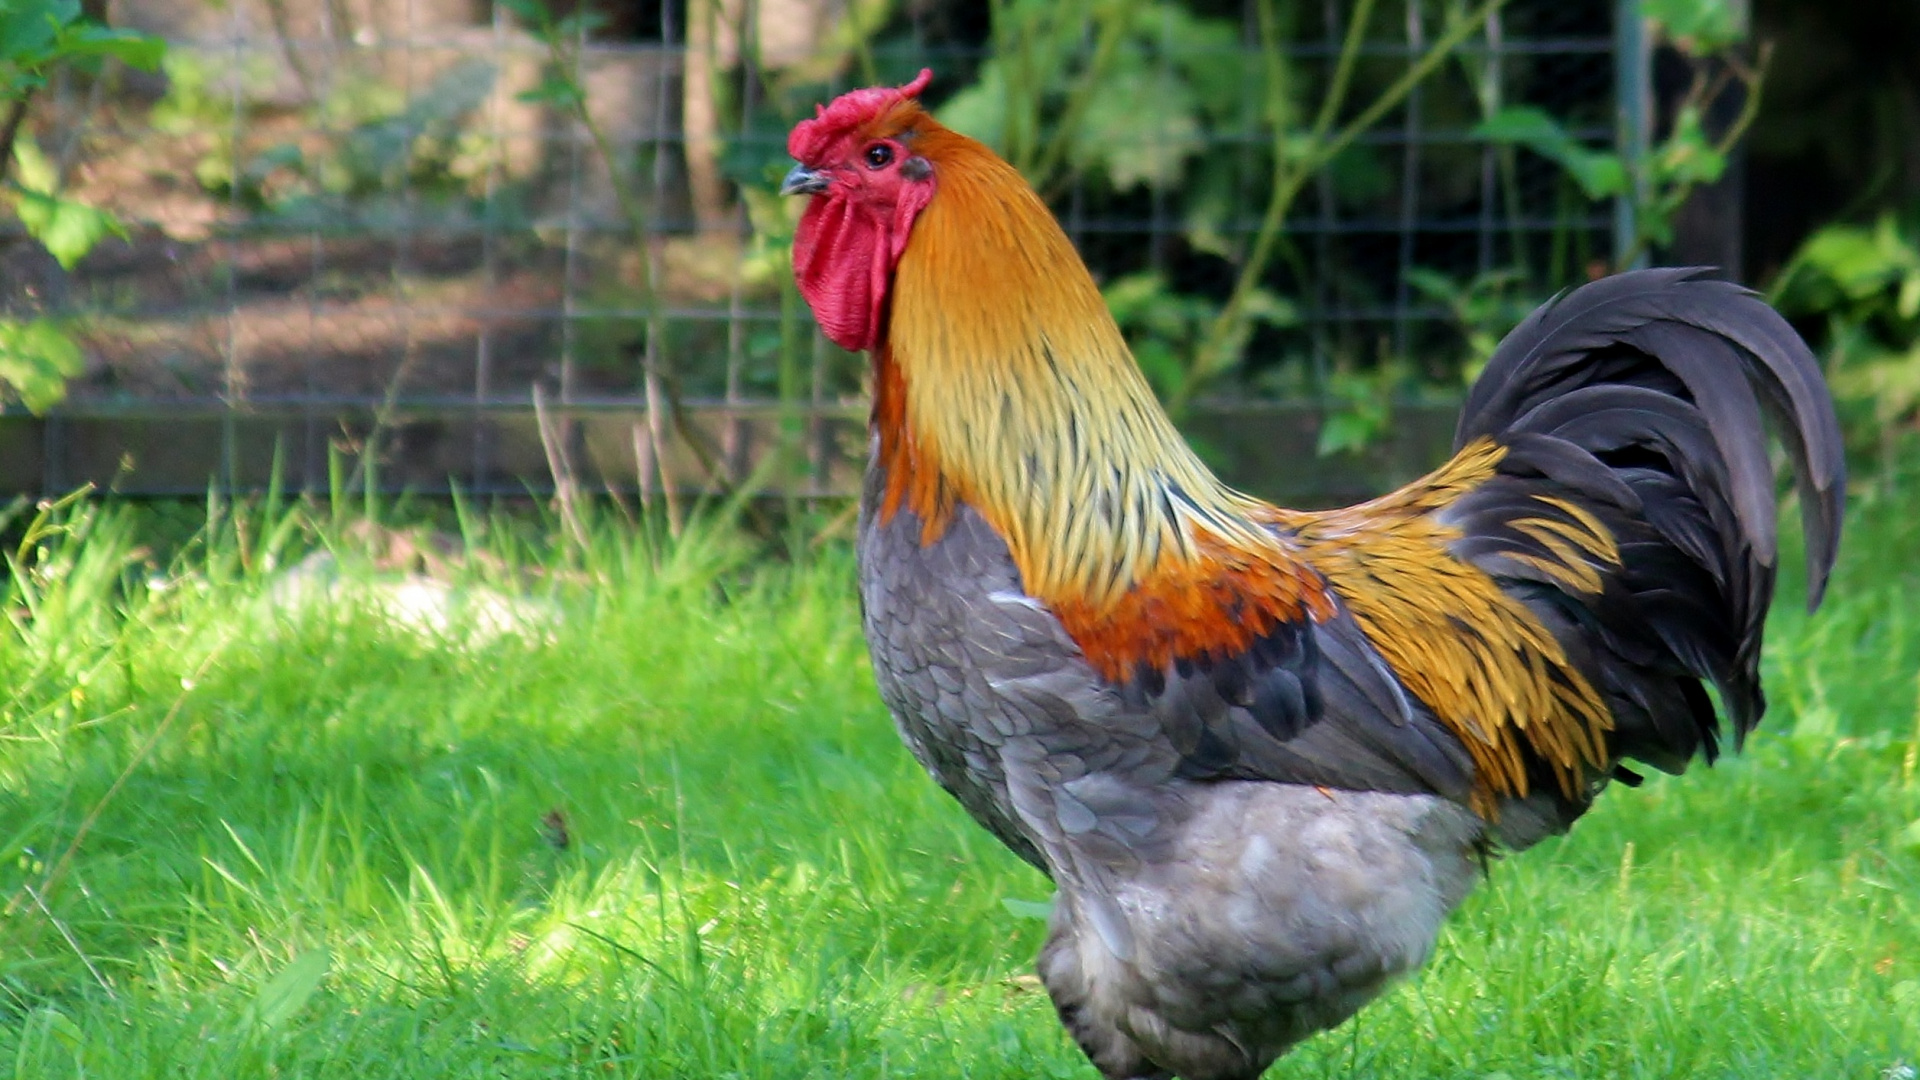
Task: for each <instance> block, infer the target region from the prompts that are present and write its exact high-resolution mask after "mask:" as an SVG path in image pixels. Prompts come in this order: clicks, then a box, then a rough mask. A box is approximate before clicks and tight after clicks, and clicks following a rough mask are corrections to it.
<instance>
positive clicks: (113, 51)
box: [59, 25, 167, 71]
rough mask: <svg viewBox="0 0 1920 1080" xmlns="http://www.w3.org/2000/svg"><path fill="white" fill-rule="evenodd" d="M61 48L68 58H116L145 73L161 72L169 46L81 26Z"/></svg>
mask: <svg viewBox="0 0 1920 1080" xmlns="http://www.w3.org/2000/svg"><path fill="white" fill-rule="evenodd" d="M59 46H60V52H61V54H62V55H63V56H65V57H85V56H99V57H112V58H113V59H115V60H118V61H120V62H121V63H123V64H125V65H127V66H128V67H135V68H139V69H140V70H141V71H158V70H159V68H160V63H161V61H162V60H164V59H165V58H166V55H167V43H166V42H165V41H164V40H162V39H160V38H157V37H151V36H149V35H147V34H141V33H136V32H134V31H132V30H114V29H111V28H109V27H105V26H93V25H85V26H80V27H77V28H75V29H73V31H72V32H71V33H68V34H65V35H63V36H62V37H61V38H60V41H59Z"/></svg>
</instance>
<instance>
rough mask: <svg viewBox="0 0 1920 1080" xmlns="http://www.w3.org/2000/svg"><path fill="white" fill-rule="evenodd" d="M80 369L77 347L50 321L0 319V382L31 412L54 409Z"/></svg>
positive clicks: (80, 363)
mask: <svg viewBox="0 0 1920 1080" xmlns="http://www.w3.org/2000/svg"><path fill="white" fill-rule="evenodd" d="M83 366H84V365H83V360H82V357H81V355H80V346H79V345H78V344H77V343H76V342H75V341H74V340H73V337H72V335H70V334H68V333H67V331H66V329H65V328H64V327H62V326H61V325H60V324H59V323H57V322H55V321H54V320H52V319H30V320H27V321H24V322H23V321H18V320H14V319H0V382H4V383H6V384H7V385H8V386H10V387H12V388H13V392H14V393H16V394H18V395H19V397H20V400H21V402H22V403H23V404H25V405H26V407H27V408H28V409H31V410H32V411H33V412H35V413H42V412H45V411H46V410H48V409H49V408H52V407H53V406H55V405H58V404H59V403H60V402H61V400H62V399H64V398H65V397H66V396H67V380H68V379H71V378H73V377H74V376H75V375H78V374H80V372H81V369H82V367H83Z"/></svg>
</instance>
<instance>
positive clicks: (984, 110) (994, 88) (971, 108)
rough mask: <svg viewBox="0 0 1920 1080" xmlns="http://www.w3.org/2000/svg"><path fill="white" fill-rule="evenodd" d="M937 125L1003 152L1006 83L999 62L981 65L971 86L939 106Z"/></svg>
mask: <svg viewBox="0 0 1920 1080" xmlns="http://www.w3.org/2000/svg"><path fill="white" fill-rule="evenodd" d="M940 122H941V123H942V124H945V125H946V126H947V127H950V128H952V129H953V130H955V131H957V132H959V133H960V134H962V135H969V136H972V137H973V138H976V139H979V140H980V141H981V142H983V143H986V144H987V145H988V146H991V147H993V148H994V149H995V150H1001V151H1004V150H1005V149H1006V144H1005V142H1004V141H1003V140H1004V138H1005V136H1006V126H1007V80H1006V74H1005V72H1004V71H1003V70H1002V69H1001V65H1000V61H998V60H988V61H987V62H986V63H984V64H982V65H980V77H979V78H977V79H975V80H974V81H973V85H971V86H969V87H967V88H966V89H965V90H962V91H960V92H959V93H957V94H955V95H953V96H952V97H950V98H948V99H947V102H946V104H944V105H942V106H940Z"/></svg>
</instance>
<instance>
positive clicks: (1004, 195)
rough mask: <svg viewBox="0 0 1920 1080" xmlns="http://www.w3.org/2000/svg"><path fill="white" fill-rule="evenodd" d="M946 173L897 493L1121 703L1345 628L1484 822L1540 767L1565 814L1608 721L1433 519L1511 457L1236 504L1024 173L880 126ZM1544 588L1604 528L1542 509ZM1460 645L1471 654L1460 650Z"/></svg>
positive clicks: (894, 363) (883, 432)
mask: <svg viewBox="0 0 1920 1080" xmlns="http://www.w3.org/2000/svg"><path fill="white" fill-rule="evenodd" d="M871 133H872V134H874V135H876V136H894V135H899V136H901V137H902V139H903V142H904V144H905V145H907V146H908V147H909V149H910V151H911V152H912V153H915V154H918V155H921V156H924V157H925V158H926V159H927V160H929V161H930V162H932V163H933V165H934V169H935V175H936V177H937V179H938V184H939V187H938V189H937V192H936V194H935V196H934V197H933V199H932V200H931V201H930V202H929V203H928V205H927V207H926V209H925V210H924V211H922V213H921V215H920V217H919V218H918V219H917V221H916V223H915V225H914V230H913V233H912V237H911V240H910V241H909V243H908V244H907V247H906V250H905V251H904V253H903V254H902V256H901V258H900V261H899V264H898V266H897V268H896V270H895V275H894V283H893V288H892V290H891V294H890V295H891V304H892V307H891V312H890V316H889V321H888V324H887V331H886V335H885V340H884V344H883V346H882V347H881V348H880V349H878V350H876V355H875V364H876V385H875V406H874V407H875V425H876V429H877V431H878V434H879V438H880V448H879V449H880V456H881V463H882V467H883V468H884V469H885V470H886V472H887V482H888V487H887V491H886V495H885V498H884V501H883V504H882V506H881V511H880V512H881V515H882V517H883V519H885V518H891V517H892V516H893V515H894V514H896V513H898V512H899V511H900V510H902V509H907V510H911V511H912V512H914V513H915V514H917V515H918V516H919V518H920V519H921V521H922V523H923V526H922V527H923V539H924V541H926V542H932V541H934V540H936V539H937V538H938V537H939V536H940V535H941V533H942V532H943V531H944V529H945V528H946V525H947V523H948V522H949V520H950V519H951V515H952V514H953V513H954V511H955V509H956V507H957V506H958V505H960V504H963V503H964V504H965V505H967V506H970V507H972V508H973V509H975V510H976V511H977V512H979V513H980V514H981V515H982V516H983V517H985V518H986V520H987V521H988V522H989V523H990V524H991V525H992V526H993V527H994V529H995V530H996V531H997V532H998V533H999V534H1000V536H1001V537H1002V538H1003V539H1004V540H1005V541H1006V543H1007V545H1008V548H1009V549H1010V551H1011V553H1012V556H1013V558H1014V561H1015V563H1016V565H1017V566H1018V567H1019V568H1020V571H1021V574H1022V580H1023V584H1024V586H1025V587H1026V589H1027V591H1028V592H1029V593H1030V594H1031V595H1033V596H1034V597H1035V598H1037V599H1039V600H1041V601H1042V602H1044V603H1045V604H1046V605H1047V606H1048V607H1049V608H1050V609H1051V610H1052V611H1053V612H1054V613H1055V615H1056V616H1057V617H1059V618H1060V620H1061V622H1062V624H1063V625H1064V626H1065V627H1066V629H1067V630H1068V632H1069V633H1070V634H1071V635H1072V636H1073V637H1074V639H1075V640H1076V641H1077V642H1078V643H1079V644H1080V645H1081V647H1082V649H1083V651H1084V652H1085V653H1086V654H1087V657H1088V659H1089V661H1090V662H1091V663H1093V664H1094V666H1095V667H1096V668H1097V669H1099V670H1100V671H1101V672H1102V673H1103V674H1105V675H1106V676H1107V677H1109V678H1111V679H1115V680H1121V679H1126V678H1129V677H1132V676H1133V675H1134V674H1135V673H1136V672H1137V671H1139V670H1140V669H1141V668H1143V667H1144V668H1150V669H1163V668H1164V667H1165V666H1166V665H1167V664H1168V663H1170V662H1172V661H1174V660H1177V659H1205V658H1208V657H1222V656H1230V655H1234V654H1236V653H1237V652H1239V651H1241V650H1244V649H1247V648H1249V647H1250V646H1251V645H1252V644H1253V643H1254V642H1255V641H1256V640H1257V639H1258V638H1259V637H1260V636H1262V635H1264V634H1266V633H1267V632H1268V631H1270V630H1272V629H1273V627H1274V626H1275V625H1277V624H1278V623H1280V622H1283V621H1293V620H1299V619H1316V620H1319V619H1326V618H1330V617H1332V615H1333V614H1334V613H1335V611H1336V606H1337V605H1338V606H1344V607H1345V608H1346V609H1347V610H1349V611H1350V612H1351V613H1352V614H1353V616H1354V617H1355V618H1356V619H1357V620H1358V621H1359V624H1360V625H1361V627H1362V628H1363V629H1365V631H1366V632H1367V634H1368V635H1369V637H1370V639H1371V640H1372V642H1373V644H1374V646H1375V648H1376V649H1378V651H1379V652H1380V654H1381V656H1382V657H1383V658H1384V659H1385V660H1386V661H1387V663H1388V664H1390V665H1391V666H1392V668H1393V669H1394V671H1395V672H1396V673H1397V674H1398V675H1399V676H1400V678H1401V679H1402V681H1403V682H1405V683H1406V685H1407V687H1408V688H1409V689H1410V690H1411V691H1412V692H1413V693H1414V694H1415V695H1416V696H1418V697H1419V698H1420V699H1421V700H1422V701H1423V702H1425V703H1426V704H1427V705H1428V707H1429V708H1431V709H1433V711H1434V712H1435V713H1436V714H1437V715H1438V716H1439V717H1440V719H1441V720H1442V721H1443V722H1445V723H1446V724H1447V725H1448V726H1449V728H1450V729H1451V730H1452V731H1454V732H1455V734H1456V735H1457V736H1458V737H1459V738H1460V739H1461V741H1462V742H1463V743H1464V744H1465V745H1466V747H1467V748H1468V750H1469V752H1470V753H1471V754H1472V756H1473V758H1474V761H1475V763H1476V765H1477V766H1478V780H1477V783H1478V790H1477V791H1476V797H1475V802H1476V807H1477V808H1478V809H1480V810H1481V811H1482V812H1483V813H1491V812H1492V810H1493V807H1494V804H1495V800H1496V799H1497V797H1499V796H1504V795H1524V794H1525V793H1526V792H1527V791H1528V788H1529V784H1530V780H1529V775H1528V769H1527V757H1528V755H1529V754H1531V755H1532V756H1534V757H1535V758H1536V759H1538V760H1541V761H1544V762H1546V763H1547V765H1548V766H1549V768H1550V769H1551V771H1552V773H1553V775H1554V776H1555V777H1556V779H1557V781H1558V783H1559V786H1560V787H1561V788H1562V789H1563V790H1564V791H1565V792H1566V793H1567V794H1569V795H1571V794H1574V793H1575V792H1576V791H1577V790H1578V789H1579V788H1580V787H1581V786H1583V785H1584V784H1586V783H1587V782H1588V780H1589V778H1590V777H1591V776H1592V775H1594V774H1595V773H1596V772H1597V771H1599V770H1601V769H1603V768H1604V767H1605V765H1606V764H1607V761H1606V749H1605V733H1606V731H1607V729H1608V723H1609V721H1608V716H1607V713H1606V710H1605V708H1604V707H1603V706H1602V705H1601V703H1600V701H1599V698H1598V695H1597V694H1596V693H1595V692H1594V690H1593V688H1592V687H1591V686H1590V685H1588V683H1587V681H1586V680H1585V679H1584V678H1583V677H1582V676H1581V675H1580V674H1579V672H1578V671H1576V670H1575V669H1574V668H1573V667H1572V666H1571V664H1570V663H1569V661H1568V658H1567V656H1566V654H1565V652H1564V650H1563V649H1562V648H1561V647H1560V645H1559V643H1558V642H1557V641H1556V640H1555V639H1554V638H1553V636H1552V634H1551V633H1549V632H1548V631H1547V629H1546V628H1545V627H1544V626H1543V625H1541V624H1540V622H1539V621H1538V620H1537V619H1536V618H1534V617H1533V615H1532V614H1531V613H1530V612H1528V611H1527V609H1526V608H1525V607H1524V606H1523V605H1522V604H1520V603H1519V602H1518V601H1517V600H1514V599H1512V598H1511V597H1509V596H1507V595H1506V594H1505V593H1504V592H1502V591H1501V589H1500V587H1499V585H1498V584H1497V583H1496V582H1494V581H1493V579H1491V578H1490V577H1488V576H1487V575H1486V574H1485V573H1483V572H1482V571H1480V570H1478V569H1476V568H1474V567H1472V566H1469V565H1467V564H1465V563H1463V562H1460V561H1459V560H1457V559H1455V558H1454V557H1453V556H1452V555H1450V554H1449V553H1448V551H1447V550H1446V545H1447V543H1448V542H1449V541H1451V540H1453V539H1455V538H1457V534H1455V533H1454V532H1453V531H1452V530H1450V529H1449V528H1448V527H1446V526H1444V525H1443V524H1441V523H1439V522H1438V521H1437V520H1436V519H1435V516H1434V515H1435V512H1436V511H1438V510H1441V509H1443V508H1444V507H1446V506H1447V505H1448V504H1450V503H1451V502H1453V501H1454V500H1455V499H1457V498H1458V497H1460V496H1461V495H1462V494H1465V493H1466V492H1468V491H1470V490H1472V489H1473V488H1474V487H1475V486H1476V485H1477V484H1479V483H1481V482H1483V481H1484V480H1485V479H1486V478H1487V477H1488V476H1490V475H1491V474H1492V471H1493V469H1494V467H1495V465H1496V464H1497V463H1498V462H1499V460H1500V457H1501V454H1502V453H1503V451H1502V450H1501V449H1500V448H1499V447H1497V446H1495V445H1494V444H1493V443H1491V442H1486V441H1482V442H1479V443H1476V444H1474V445H1471V446H1468V447H1467V448H1465V449H1464V450H1462V451H1461V453H1460V454H1459V455H1458V456H1457V457H1456V458H1455V459H1454V461H1452V462H1450V463H1449V464H1448V465H1446V466H1445V467H1443V468H1442V469H1440V470H1439V471H1437V472H1436V473H1434V474H1433V475H1431V476H1429V477H1427V478H1425V479H1424V480H1421V481H1418V482H1416V483H1414V484H1412V485H1409V486H1408V487H1406V488H1404V489H1402V490H1401V491H1398V492H1395V493H1394V494H1392V495H1389V496H1386V497H1384V498H1382V499H1378V500H1375V501H1373V502H1370V503H1366V504H1362V505H1360V506H1357V507H1353V508H1349V509H1347V510H1342V511H1334V512H1329V513H1322V514H1303V513H1295V512H1289V511H1283V510H1280V509H1278V508H1275V507H1272V506H1269V505H1267V504H1265V503H1262V502H1260V501H1258V500H1256V499H1253V498H1251V497H1249V496H1246V495H1243V494H1241V493H1239V492H1236V491H1234V490H1232V489H1231V488H1228V487H1227V486H1225V485H1224V484H1222V483H1221V482H1220V481H1219V480H1218V479H1216V478H1215V477H1214V476H1213V474H1212V473H1211V472H1210V471H1209V470H1208V469H1207V468H1206V467H1205V466H1204V465H1203V464H1202V463H1201V462H1200V461H1199V459H1198V458H1197V457H1196V456H1195V455H1194V454H1193V452H1192V451H1191V450H1190V449H1189V448H1188V446H1187V445H1186V443H1185V441H1184V440H1183V439H1182V438H1181V436H1180V434H1179V432H1178V431H1177V430H1176V429H1175V428H1174V426H1173V424H1172V422H1171V421H1170V420H1169V419H1168V417H1167V415H1166V413H1165V411H1164V410H1163V409H1162V408H1161V407H1160V405H1159V403H1158V402H1157V401H1156V400H1155V398H1154V396H1153V393H1152V390H1151V389H1150V388H1149V387H1148V385H1147V383H1146V380H1145V378H1144V377H1143V376H1142V375H1141V373H1140V370H1139V368H1138V366H1137V365H1136V364H1135V363H1134V361H1133V358H1132V355H1131V353H1130V352H1129V350H1128V348H1127V346H1126V342H1125V340H1124V339H1123V337H1122V336H1121V334H1120V331H1119V328H1118V327H1117V326H1116V325H1115V323H1114V321H1113V318H1112V316H1111V314H1110V313H1109V312H1108V310H1107V308H1106V305H1105V303H1104V301H1103V300H1102V298H1101V296H1100V292H1099V290H1098V288H1097V287H1096V286H1095V284H1094V282H1093V279H1092V277H1091V276H1090V275H1089V274H1088V272H1087V270H1086V268H1085V267H1084V265H1083V264H1082V263H1081V261H1080V259H1079V256H1078V255H1077V253H1076V252H1075V251H1074V250H1073V247H1072V245H1071V243H1070V242H1069V241H1068V239H1067V237H1066V235H1065V234H1064V233H1063V232H1062V231H1061V230H1060V228H1059V226H1058V224H1057V223H1056V222H1055V221H1054V219H1053V217H1052V215H1051V213H1050V212H1049V211H1048V210H1047V208H1046V206H1045V205H1044V204H1043V203H1042V202H1041V201H1040V199H1039V198H1038V197H1037V196H1036V195H1035V194H1034V193H1033V191H1032V189H1031V188H1030V187H1029V186H1028V185H1027V184H1026V182H1025V181H1024V180H1022V179H1021V178H1020V176H1019V174H1018V173H1017V172H1016V171H1015V170H1014V169H1013V168H1012V167H1011V166H1009V165H1007V164H1006V163H1005V162H1003V161H1001V160H1000V159H999V158H997V157H995V156H994V155H993V154H992V153H991V152H990V151H988V150H987V149H986V148H985V147H983V146H981V145H980V144H978V143H976V142H974V141H973V140H971V139H968V138H966V137H964V136H961V135H958V134H956V133H953V132H950V131H948V130H946V129H945V128H942V127H941V126H939V125H938V124H937V123H935V122H934V121H932V119H931V118H929V117H928V116H926V114H924V113H923V112H921V111H920V110H919V108H918V106H917V105H915V104H913V103H911V102H906V103H903V104H902V105H901V106H899V107H897V108H895V109H893V110H891V111H890V112H889V113H887V114H886V115H885V116H883V117H882V118H881V119H880V120H879V121H878V122H877V123H876V124H875V125H874V127H873V129H872V131H871ZM1516 527H1519V528H1522V529H1525V530H1527V531H1528V532H1529V534H1530V535H1533V536H1534V537H1535V538H1536V539H1539V540H1540V541H1541V544H1542V546H1543V547H1544V548H1545V549H1546V550H1548V551H1550V552H1552V553H1553V554H1554V556H1555V557H1556V559H1558V560H1559V563H1558V565H1555V566H1552V567H1543V568H1542V569H1543V572H1546V573H1549V574H1552V575H1555V576H1557V577H1558V578H1559V579H1561V580H1564V581H1565V582H1567V583H1568V585H1569V587H1572V588H1578V589H1589V588H1598V586H1599V578H1598V573H1597V570H1596V569H1595V566H1596V564H1609V563H1613V562H1616V561H1617V558H1618V553H1617V552H1616V551H1615V550H1614V549H1613V541H1612V539H1611V537H1609V536H1607V535H1606V532H1605V530H1604V529H1603V528H1601V527H1600V526H1599V524H1598V523H1597V522H1595V521H1594V520H1593V519H1592V518H1591V516H1590V515H1587V514H1585V513H1584V512H1583V511H1581V510H1579V509H1578V508H1577V507H1573V506H1571V505H1569V504H1565V503H1563V502H1559V501H1557V500H1550V499H1542V500H1541V512H1540V514H1539V515H1537V516H1536V517H1535V518H1532V519H1528V520H1526V521H1524V522H1520V523H1517V525H1516ZM1463 628H1464V629H1463Z"/></svg>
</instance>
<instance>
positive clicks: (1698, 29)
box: [1640, 0, 1744, 56]
mask: <svg viewBox="0 0 1920 1080" xmlns="http://www.w3.org/2000/svg"><path fill="white" fill-rule="evenodd" d="M1742 6H1744V4H1743V5H1742ZM1640 14H1641V16H1642V17H1644V18H1645V19H1646V20H1647V21H1648V22H1650V23H1652V24H1653V27H1654V30H1655V32H1657V33H1658V34H1659V35H1660V36H1661V37H1662V38H1664V39H1665V40H1666V41H1668V42H1670V43H1671V44H1672V45H1674V46H1675V47H1676V48H1678V49H1679V50H1680V51H1681V52H1684V53H1688V54H1691V55H1694V56H1699V55H1702V54H1705V53H1712V52H1718V51H1720V50H1722V49H1725V48H1727V47H1728V46H1730V45H1734V44H1736V43H1738V42H1739V41H1740V39H1741V38H1742V37H1743V36H1744V34H1743V33H1742V32H1741V17H1740V13H1739V12H1738V11H1736V10H1735V8H1734V0H1640Z"/></svg>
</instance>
